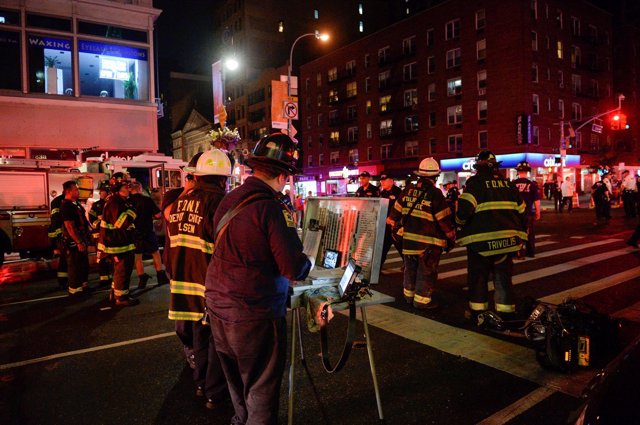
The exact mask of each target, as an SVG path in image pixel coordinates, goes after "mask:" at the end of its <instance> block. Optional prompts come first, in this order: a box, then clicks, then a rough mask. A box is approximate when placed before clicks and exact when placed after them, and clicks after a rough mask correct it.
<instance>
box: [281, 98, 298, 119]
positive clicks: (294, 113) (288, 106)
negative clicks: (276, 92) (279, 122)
mask: <svg viewBox="0 0 640 425" xmlns="http://www.w3.org/2000/svg"><path fill="white" fill-rule="evenodd" d="M283 113H284V117H285V118H286V119H289V120H297V119H298V102H292V101H289V100H287V101H286V102H284V109H283Z"/></svg>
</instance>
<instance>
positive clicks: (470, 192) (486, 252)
mask: <svg viewBox="0 0 640 425" xmlns="http://www.w3.org/2000/svg"><path fill="white" fill-rule="evenodd" d="M499 165H500V163H499V162H498V161H496V157H495V155H494V154H493V153H492V152H490V151H487V150H483V151H481V152H480V153H479V154H478V156H477V157H476V162H475V164H474V168H475V169H476V171H477V174H475V175H474V176H472V177H470V178H469V179H468V180H467V183H466V188H465V191H464V193H462V195H460V199H459V200H458V212H457V213H456V223H457V224H458V225H460V226H462V228H461V229H460V231H459V233H458V243H459V244H460V245H462V246H466V247H467V273H468V275H467V282H468V287H469V307H470V310H471V312H470V314H469V315H468V317H470V318H471V319H473V320H477V318H478V316H479V315H480V314H481V313H482V312H484V311H486V310H488V309H489V289H488V283H489V274H491V273H493V282H494V285H495V295H494V297H495V309H496V312H497V313H498V315H499V316H500V317H501V318H502V319H504V320H511V319H512V318H513V316H514V313H515V304H514V299H513V287H512V282H511V278H512V275H513V256H514V255H515V254H516V253H517V252H518V251H520V249H521V246H522V243H523V241H526V239H527V232H526V230H527V221H526V208H525V203H524V201H522V199H521V198H520V193H519V192H518V189H517V188H516V187H515V185H514V184H513V183H512V182H510V181H509V180H507V179H505V178H503V177H502V176H501V175H500V174H499V171H498V167H499Z"/></svg>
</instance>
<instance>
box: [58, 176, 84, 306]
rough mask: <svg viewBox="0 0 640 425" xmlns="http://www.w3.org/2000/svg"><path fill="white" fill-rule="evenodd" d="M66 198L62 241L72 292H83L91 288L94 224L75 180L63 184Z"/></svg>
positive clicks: (63, 208)
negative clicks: (90, 263) (91, 246)
mask: <svg viewBox="0 0 640 425" xmlns="http://www.w3.org/2000/svg"><path fill="white" fill-rule="evenodd" d="M62 188H63V193H64V199H63V201H62V204H60V218H61V220H62V240H63V245H64V254H63V255H66V257H67V267H68V273H69V277H68V279H69V295H72V296H73V295H80V294H81V293H86V292H87V291H89V249H88V246H89V241H90V239H91V236H90V235H91V225H90V224H89V221H88V220H87V217H86V215H85V211H84V208H83V207H82V205H80V203H79V202H78V196H80V190H79V189H78V185H77V184H76V182H75V181H73V180H69V181H67V182H65V183H64V184H63V185H62Z"/></svg>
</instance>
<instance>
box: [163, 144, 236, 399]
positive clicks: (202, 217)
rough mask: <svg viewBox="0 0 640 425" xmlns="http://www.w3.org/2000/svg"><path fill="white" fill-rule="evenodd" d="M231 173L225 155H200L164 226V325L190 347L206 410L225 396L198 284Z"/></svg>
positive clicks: (217, 152)
mask: <svg viewBox="0 0 640 425" xmlns="http://www.w3.org/2000/svg"><path fill="white" fill-rule="evenodd" d="M231 170H232V167H231V161H230V160H229V157H228V156H227V154H225V153H224V152H222V151H221V150H219V149H213V150H210V151H207V152H204V153H203V154H202V156H200V159H198V162H197V164H196V166H195V168H190V167H186V168H185V171H186V172H188V173H191V174H192V175H193V176H195V181H196V183H195V186H194V187H193V188H192V189H191V190H189V191H187V192H184V193H183V194H182V195H180V197H179V198H178V199H177V200H176V201H175V202H173V204H172V205H171V210H170V212H169V214H168V223H167V234H168V237H169V254H168V259H169V263H170V264H171V265H170V270H171V279H170V284H171V300H170V306H169V319H170V320H175V321H176V334H177V335H178V338H180V341H181V342H182V344H183V345H184V346H191V347H192V354H193V360H194V363H195V368H194V371H193V378H194V381H195V384H196V395H197V396H202V395H204V396H206V397H207V403H206V406H207V407H208V408H210V409H213V408H215V407H216V406H217V405H218V403H220V402H222V401H223V400H224V399H225V398H227V396H228V391H227V382H226V380H225V378H224V373H223V372H222V368H221V366H220V360H219V359H218V355H217V353H216V349H215V345H214V344H213V339H212V336H211V327H210V326H209V324H208V322H207V319H206V311H205V302H204V283H205V277H206V275H207V265H208V264H209V260H210V259H211V254H212V253H213V242H214V239H215V229H214V227H213V215H214V214H215V212H216V209H217V208H218V204H219V203H220V201H221V200H222V198H223V197H224V195H225V189H226V183H227V178H228V177H229V176H230V175H231ZM187 329H188V330H187Z"/></svg>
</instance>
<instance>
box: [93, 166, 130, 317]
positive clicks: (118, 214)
mask: <svg viewBox="0 0 640 425" xmlns="http://www.w3.org/2000/svg"><path fill="white" fill-rule="evenodd" d="M117 174H120V176H116V175H117ZM116 175H114V178H112V179H111V181H110V183H111V196H109V199H108V200H107V203H106V204H105V206H104V211H103V213H102V222H101V223H100V242H99V244H98V249H100V250H102V251H103V252H104V253H105V254H107V255H108V256H109V258H110V259H111V262H112V263H113V281H112V283H111V292H110V293H109V300H110V301H112V302H115V304H116V305H118V306H123V307H127V306H133V305H136V304H139V303H140V300H138V299H136V298H131V295H130V294H129V283H130V280H131V272H132V271H133V263H134V251H135V249H136V247H135V244H134V242H133V237H134V235H133V230H134V229H133V222H134V220H135V218H136V213H135V212H134V211H133V207H132V206H131V204H129V202H128V200H127V199H128V198H129V183H128V181H126V180H125V178H124V176H122V174H121V173H116Z"/></svg>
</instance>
